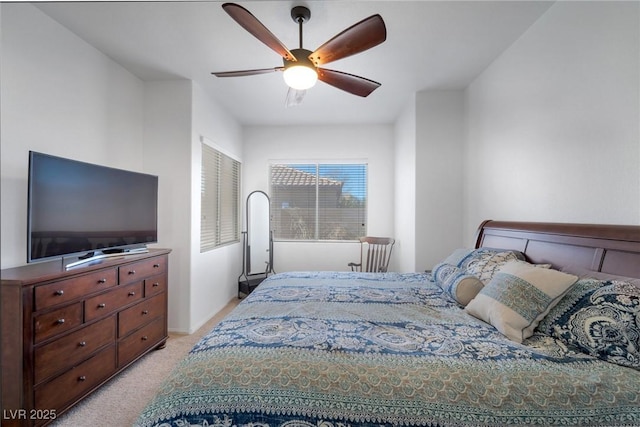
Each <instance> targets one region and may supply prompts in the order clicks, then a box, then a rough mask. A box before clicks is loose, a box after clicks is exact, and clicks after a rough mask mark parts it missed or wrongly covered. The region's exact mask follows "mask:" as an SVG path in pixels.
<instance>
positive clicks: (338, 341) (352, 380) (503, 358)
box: [136, 272, 640, 427]
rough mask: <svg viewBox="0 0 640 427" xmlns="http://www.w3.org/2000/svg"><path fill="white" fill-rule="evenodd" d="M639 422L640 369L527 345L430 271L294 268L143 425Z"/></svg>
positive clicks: (197, 354)
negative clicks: (468, 309)
mask: <svg viewBox="0 0 640 427" xmlns="http://www.w3.org/2000/svg"><path fill="white" fill-rule="evenodd" d="M516 424H524V425H545V426H546V425H563V426H566V425H581V426H585V425H589V426H640V371H636V370H634V369H630V368H625V367H621V366H618V365H614V364H610V363H607V362H603V361H600V360H598V359H595V358H592V357H590V356H587V355H583V354H581V353H574V352H572V351H570V350H569V349H567V348H566V347H563V346H562V345H561V344H560V343H559V342H557V341H555V340H554V339H552V338H550V337H548V336H545V335H540V334H536V335H534V336H533V337H532V338H531V339H529V340H527V341H525V342H524V343H523V344H522V345H520V344H516V343H514V342H511V341H509V340H507V339H506V338H504V337H503V336H502V335H501V334H500V333H498V332H497V331H496V330H495V329H494V328H493V327H491V326H489V325H487V324H485V323H483V322H481V321H479V320H477V319H474V318H473V317H471V316H469V315H467V314H466V313H465V312H464V311H463V310H461V309H460V308H459V307H458V306H457V305H456V304H455V303H453V302H451V301H449V300H448V299H447V298H446V297H445V296H444V294H443V293H442V292H441V290H440V289H439V288H438V287H437V286H435V285H434V284H433V283H432V282H430V281H429V280H428V277H427V276H426V275H425V274H398V273H383V274H380V273H378V274H371V273H330V272H324V273H281V274H277V275H274V276H271V277H270V278H269V279H267V280H265V281H264V282H263V283H262V284H261V285H260V286H259V287H258V288H257V289H256V290H255V291H254V292H253V293H252V294H251V295H249V297H247V298H246V299H245V300H244V301H242V302H241V303H240V304H239V305H238V307H237V308H236V309H235V310H234V311H233V312H232V313H231V314H230V315H229V316H227V317H226V318H225V319H224V320H223V321H222V322H221V323H220V324H219V325H218V326H217V327H215V328H214V329H213V330H212V331H211V332H210V333H209V334H207V335H206V336H205V337H203V338H202V340H201V341H200V342H198V343H197V344H196V345H195V347H194V348H193V350H192V351H191V352H190V354H189V355H188V356H187V357H186V358H185V359H184V360H183V361H182V362H181V363H179V365H178V366H177V367H176V369H175V370H174V371H173V373H172V374H171V375H170V376H169V377H168V378H167V379H166V381H165V382H164V384H163V386H162V387H161V389H160V390H159V392H158V394H157V396H156V397H155V399H154V400H152V401H151V402H150V404H149V405H148V406H147V408H146V409H145V410H144V411H143V413H142V414H141V416H140V418H139V419H138V421H137V423H136V425H139V426H167V427H168V426H190V425H191V426H193V425H198V426H207V425H208V426H220V427H232V426H247V427H249V426H251V427H262V426H264V427H266V426H273V427H275V426H283V427H284V426H287V427H313V426H315V427H342V426H507V425H516Z"/></svg>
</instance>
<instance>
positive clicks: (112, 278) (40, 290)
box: [35, 268, 118, 310]
mask: <svg viewBox="0 0 640 427" xmlns="http://www.w3.org/2000/svg"><path fill="white" fill-rule="evenodd" d="M117 278H118V275H117V270H116V269H115V268H112V269H109V270H102V271H98V272H95V273H91V274H86V275H84V276H79V277H74V278H71V279H67V280H60V281H59V282H54V283H50V284H48V285H43V286H36V288H35V306H36V307H35V309H36V310H42V309H43V308H47V307H53V306H54V305H58V304H62V303H65V302H68V301H72V300H74V299H77V298H81V297H82V296H84V295H88V294H92V293H95V292H99V291H103V290H105V289H108V288H111V287H113V286H116V284H117V283H116V280H117Z"/></svg>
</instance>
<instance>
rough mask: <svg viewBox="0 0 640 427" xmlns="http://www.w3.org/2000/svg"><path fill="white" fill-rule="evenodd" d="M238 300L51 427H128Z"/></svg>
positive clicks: (175, 338) (146, 358) (172, 339)
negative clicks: (179, 364) (178, 364)
mask: <svg viewBox="0 0 640 427" xmlns="http://www.w3.org/2000/svg"><path fill="white" fill-rule="evenodd" d="M239 302H240V301H239V300H237V299H233V300H231V301H230V302H229V303H228V304H227V305H226V306H225V307H224V308H223V309H222V310H220V311H219V312H218V313H217V314H216V315H215V316H214V317H213V318H212V319H211V320H209V321H208V322H207V323H206V324H205V325H203V326H202V327H201V328H200V329H198V330H197V331H196V332H195V333H193V334H191V335H180V334H169V339H168V340H167V345H166V347H165V348H164V349H161V350H156V351H151V352H150V353H148V354H147V355H145V356H144V357H142V358H141V359H139V360H138V361H136V362H135V363H134V364H132V365H131V366H129V367H128V368H127V369H125V370H124V371H123V372H121V373H120V374H119V375H117V376H116V377H115V378H113V379H112V380H110V381H109V382H108V383H106V384H105V385H103V386H102V387H101V388H100V389H98V390H97V391H95V392H94V393H93V394H92V395H90V396H89V397H87V398H85V399H84V400H83V401H82V402H80V403H79V404H77V405H76V406H74V407H73V408H72V409H71V410H69V411H68V412H66V413H64V414H62V415H61V416H60V417H59V418H58V419H57V420H56V421H55V422H54V423H52V424H51V426H55V427H84V426H96V427H101V426H105V427H107V426H131V425H133V423H134V422H135V420H136V419H137V418H138V415H139V414H140V413H141V412H142V410H143V409H144V407H145V406H146V405H147V403H149V401H150V400H151V399H152V398H153V397H154V396H155V393H156V390H157V389H158V387H159V386H160V383H161V382H162V381H163V380H164V378H165V377H166V376H167V375H168V374H169V373H170V372H171V371H172V370H173V368H174V366H175V365H176V364H177V363H178V362H179V361H180V360H181V359H182V358H184V356H185V355H186V354H187V353H188V352H189V350H191V348H192V347H193V345H194V344H195V343H196V342H197V341H198V340H199V339H200V338H201V337H202V336H203V335H204V334H206V333H207V332H209V331H210V330H211V329H212V328H213V327H214V326H215V325H216V324H218V322H220V320H222V319H223V318H224V317H225V316H226V315H227V314H228V313H229V312H230V311H231V310H233V309H234V308H235V306H236V305H238V303H239Z"/></svg>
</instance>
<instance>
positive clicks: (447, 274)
mask: <svg viewBox="0 0 640 427" xmlns="http://www.w3.org/2000/svg"><path fill="white" fill-rule="evenodd" d="M432 274H433V281H434V282H435V283H436V285H438V286H439V287H440V288H441V289H442V290H443V291H445V292H446V293H447V294H448V295H449V296H450V297H451V298H453V299H454V300H455V301H456V302H457V303H458V304H460V305H462V306H465V305H467V304H469V301H471V300H472V299H473V298H474V297H475V296H476V295H478V292H480V291H481V290H482V287H483V286H484V285H483V284H482V282H481V281H480V279H478V278H477V277H475V276H473V275H471V274H467V273H465V271H464V270H462V269H460V268H458V267H456V266H455V265H451V264H447V263H444V262H443V263H440V264H438V265H436V267H435V268H434V269H433V273H432Z"/></svg>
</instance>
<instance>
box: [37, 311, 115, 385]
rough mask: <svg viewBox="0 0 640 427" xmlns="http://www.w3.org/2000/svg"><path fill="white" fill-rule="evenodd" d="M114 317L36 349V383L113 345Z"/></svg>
mask: <svg viewBox="0 0 640 427" xmlns="http://www.w3.org/2000/svg"><path fill="white" fill-rule="evenodd" d="M115 339H116V316H111V317H108V318H106V319H104V320H101V321H99V322H97V323H94V324H92V325H89V326H87V327H86V328H84V329H81V330H79V331H76V332H73V333H71V334H69V335H66V336H64V337H62V338H60V339H57V340H55V341H53V342H52V343H49V344H46V345H43V346H42V347H38V348H36V349H35V354H34V362H35V363H34V366H35V371H34V375H35V383H36V384H39V383H40V382H42V380H45V379H47V378H48V377H50V376H51V375H53V374H55V373H57V372H61V371H64V370H66V369H68V368H70V367H72V366H74V365H76V364H78V363H79V362H81V361H83V360H84V359H86V358H87V357H88V356H89V355H91V354H92V353H94V352H95V351H96V350H98V349H99V348H100V347H104V346H105V345H107V344H109V343H113V342H115Z"/></svg>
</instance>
